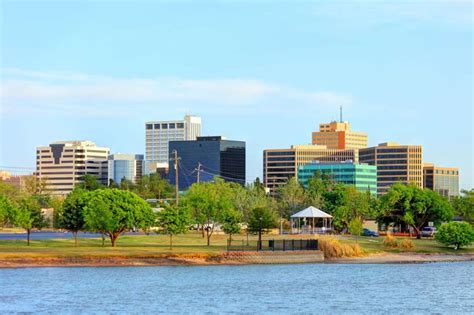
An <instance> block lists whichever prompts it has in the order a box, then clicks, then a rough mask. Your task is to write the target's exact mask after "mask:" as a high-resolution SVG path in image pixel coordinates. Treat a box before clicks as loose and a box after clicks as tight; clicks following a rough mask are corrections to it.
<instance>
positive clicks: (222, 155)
mask: <svg viewBox="0 0 474 315" xmlns="http://www.w3.org/2000/svg"><path fill="white" fill-rule="evenodd" d="M175 151H176V155H177V157H178V181H179V189H180V190H185V189H187V188H188V187H189V186H191V185H192V184H193V183H196V182H198V181H199V182H207V181H211V180H212V179H213V178H214V177H215V176H220V177H222V178H223V179H224V180H226V181H231V182H236V183H239V184H241V185H245V142H244V141H233V140H225V139H223V138H222V137H219V136H216V137H198V138H197V140H194V141H170V145H169V154H170V159H173V158H174V152H175ZM170 163H173V162H170ZM175 171H176V170H175V168H174V167H173V166H172V165H171V164H170V168H169V179H170V183H171V184H172V185H175V183H176V180H175V174H176V173H175Z"/></svg>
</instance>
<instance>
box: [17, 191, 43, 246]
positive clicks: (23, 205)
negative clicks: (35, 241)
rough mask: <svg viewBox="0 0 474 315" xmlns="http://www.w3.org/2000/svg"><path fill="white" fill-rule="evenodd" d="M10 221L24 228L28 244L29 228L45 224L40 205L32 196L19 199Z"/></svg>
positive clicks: (41, 226) (40, 227) (39, 227)
mask: <svg viewBox="0 0 474 315" xmlns="http://www.w3.org/2000/svg"><path fill="white" fill-rule="evenodd" d="M12 223H13V225H15V226H17V227H20V228H23V229H25V230H26V233H27V244H28V245H30V235H31V230H32V229H42V228H43V227H45V226H46V225H47V222H46V220H45V219H44V217H43V214H42V213H41V207H40V205H39V203H38V201H37V200H36V199H35V198H33V197H24V198H23V199H21V200H20V202H19V204H18V207H17V208H15V211H14V213H13V215H12Z"/></svg>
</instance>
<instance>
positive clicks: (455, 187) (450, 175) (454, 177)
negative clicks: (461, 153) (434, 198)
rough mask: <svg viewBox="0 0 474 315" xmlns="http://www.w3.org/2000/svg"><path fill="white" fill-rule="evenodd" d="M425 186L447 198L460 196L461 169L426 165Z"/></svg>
mask: <svg viewBox="0 0 474 315" xmlns="http://www.w3.org/2000/svg"><path fill="white" fill-rule="evenodd" d="M423 186H424V187H425V188H428V189H431V190H434V191H436V192H437V193H439V194H440V195H441V196H444V197H447V198H453V197H456V196H459V169H458V168H456V167H442V166H435V165H433V164H431V163H425V164H424V166H423Z"/></svg>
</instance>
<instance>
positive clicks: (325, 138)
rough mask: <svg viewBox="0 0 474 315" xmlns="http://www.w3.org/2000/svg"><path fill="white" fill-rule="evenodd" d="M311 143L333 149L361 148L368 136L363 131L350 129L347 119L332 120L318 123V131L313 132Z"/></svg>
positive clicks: (365, 145) (365, 146)
mask: <svg viewBox="0 0 474 315" xmlns="http://www.w3.org/2000/svg"><path fill="white" fill-rule="evenodd" d="M312 144H315V145H325V146H327V148H328V149H333V150H335V149H339V150H346V149H362V148H367V144H368V137H367V134H366V133H364V132H356V131H352V130H351V125H350V123H349V122H347V121H344V122H343V121H341V122H337V121H332V122H330V123H328V124H320V125H319V131H316V132H313V136H312Z"/></svg>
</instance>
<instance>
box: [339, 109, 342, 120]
mask: <svg viewBox="0 0 474 315" xmlns="http://www.w3.org/2000/svg"><path fill="white" fill-rule="evenodd" d="M339 122H342V105H341V106H339Z"/></svg>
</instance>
